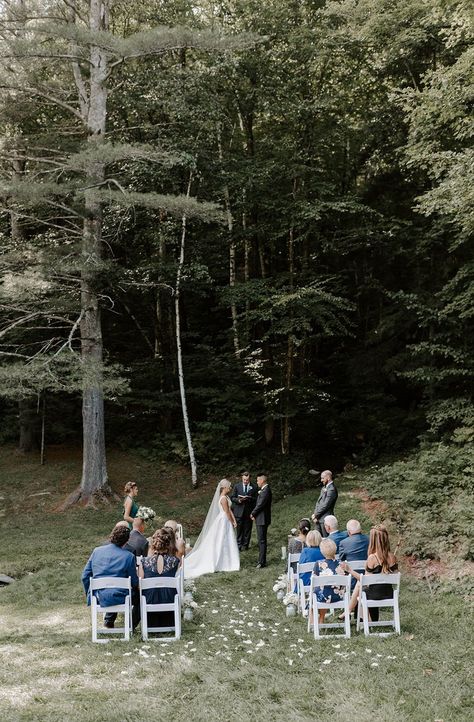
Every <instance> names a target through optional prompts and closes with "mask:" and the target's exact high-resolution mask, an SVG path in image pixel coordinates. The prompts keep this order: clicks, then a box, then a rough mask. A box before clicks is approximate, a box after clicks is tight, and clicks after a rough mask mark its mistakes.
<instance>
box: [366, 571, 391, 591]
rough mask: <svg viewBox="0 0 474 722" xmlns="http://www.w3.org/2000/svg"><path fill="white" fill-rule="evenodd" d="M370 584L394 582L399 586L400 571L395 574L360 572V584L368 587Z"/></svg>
mask: <svg viewBox="0 0 474 722" xmlns="http://www.w3.org/2000/svg"><path fill="white" fill-rule="evenodd" d="M372 584H394V585H395V586H397V587H399V586H400V572H397V573H396V574H361V577H360V586H361V588H362V587H370V586H372Z"/></svg>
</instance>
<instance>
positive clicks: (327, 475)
mask: <svg viewBox="0 0 474 722" xmlns="http://www.w3.org/2000/svg"><path fill="white" fill-rule="evenodd" d="M321 481H322V482H323V484H329V482H330V481H332V471H329V469H326V471H323V472H321Z"/></svg>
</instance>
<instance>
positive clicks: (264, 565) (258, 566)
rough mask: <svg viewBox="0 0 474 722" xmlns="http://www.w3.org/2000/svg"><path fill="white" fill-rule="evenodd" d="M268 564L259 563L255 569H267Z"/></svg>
mask: <svg viewBox="0 0 474 722" xmlns="http://www.w3.org/2000/svg"><path fill="white" fill-rule="evenodd" d="M266 566H267V565H266V564H257V566H256V567H255V569H265V567H266Z"/></svg>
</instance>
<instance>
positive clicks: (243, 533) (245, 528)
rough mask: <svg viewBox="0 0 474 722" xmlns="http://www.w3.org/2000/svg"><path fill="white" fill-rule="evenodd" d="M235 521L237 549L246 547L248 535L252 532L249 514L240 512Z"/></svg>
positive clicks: (248, 542)
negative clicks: (240, 514)
mask: <svg viewBox="0 0 474 722" xmlns="http://www.w3.org/2000/svg"><path fill="white" fill-rule="evenodd" d="M236 522H237V546H238V547H239V549H248V548H249V544H250V536H251V534H252V523H253V522H252V520H251V518H250V514H248V515H245V514H242V516H241V517H240V519H236Z"/></svg>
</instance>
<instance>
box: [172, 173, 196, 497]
mask: <svg viewBox="0 0 474 722" xmlns="http://www.w3.org/2000/svg"><path fill="white" fill-rule="evenodd" d="M191 182H192V174H190V176H189V182H188V189H187V193H186V196H187V197H188V198H189V194H190V193H191ZM185 244H186V214H185V213H184V214H183V217H182V224H181V249H180V254H179V263H178V270H177V272H176V289H175V297H174V307H175V319H176V351H177V360H178V379H179V391H180V395H181V408H182V411H183V423H184V433H185V435H186V442H187V445H188V453H189V462H190V464H191V482H192V485H193V487H194V488H196V487H197V485H198V481H197V465H196V458H195V456H194V447H193V440H192V437H191V429H190V426H189V417H188V406H187V402H186V386H185V383H184V372H183V356H182V350H181V323H180V308H179V302H180V290H181V276H182V274H183V266H184V250H185Z"/></svg>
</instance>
